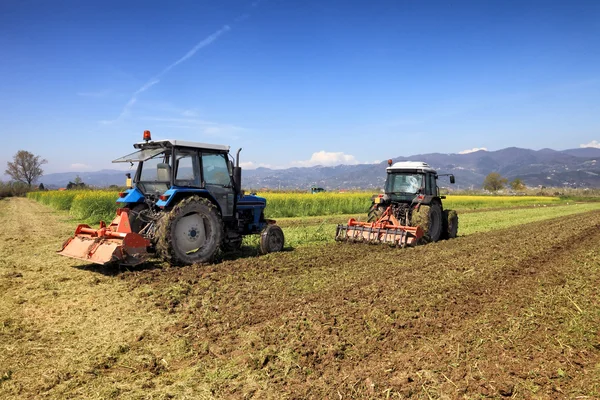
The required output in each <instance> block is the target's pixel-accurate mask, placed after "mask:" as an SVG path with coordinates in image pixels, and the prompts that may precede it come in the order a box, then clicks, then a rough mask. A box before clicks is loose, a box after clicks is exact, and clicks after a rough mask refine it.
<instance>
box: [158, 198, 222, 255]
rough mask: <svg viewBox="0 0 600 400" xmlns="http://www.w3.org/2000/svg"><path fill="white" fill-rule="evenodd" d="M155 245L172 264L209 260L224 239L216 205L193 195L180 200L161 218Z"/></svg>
mask: <svg viewBox="0 0 600 400" xmlns="http://www.w3.org/2000/svg"><path fill="white" fill-rule="evenodd" d="M157 236H158V241H157V244H156V248H157V250H158V252H159V254H160V255H161V256H162V257H163V258H164V259H165V260H167V261H170V262H171V263H173V264H179V265H189V264H194V263H203V262H209V261H211V260H212V259H213V257H214V255H215V253H216V252H217V250H218V249H219V246H220V244H221V241H222V238H223V222H222V221H221V216H220V215H219V212H218V210H217V208H216V207H215V205H214V204H213V203H211V202H210V201H209V200H207V199H204V198H201V197H198V196H192V197H188V198H187V199H184V200H182V201H180V202H179V204H177V205H176V206H175V207H174V208H173V209H172V210H171V212H169V213H168V214H167V215H165V216H164V217H163V220H161V223H160V227H159V230H158V233H157Z"/></svg>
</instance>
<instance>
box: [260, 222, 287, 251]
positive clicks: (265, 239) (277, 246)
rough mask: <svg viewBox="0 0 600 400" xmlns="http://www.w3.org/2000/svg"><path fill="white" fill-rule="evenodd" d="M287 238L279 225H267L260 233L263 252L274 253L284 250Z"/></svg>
mask: <svg viewBox="0 0 600 400" xmlns="http://www.w3.org/2000/svg"><path fill="white" fill-rule="evenodd" d="M284 242H285V239H284V237H283V231H282V230H281V228H280V227H279V226H278V225H267V227H266V228H265V229H263V231H262V232H261V233H260V252H261V254H267V253H274V252H277V251H281V250H283V244H284Z"/></svg>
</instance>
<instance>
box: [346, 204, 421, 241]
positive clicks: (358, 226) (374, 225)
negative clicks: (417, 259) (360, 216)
mask: <svg viewBox="0 0 600 400" xmlns="http://www.w3.org/2000/svg"><path fill="white" fill-rule="evenodd" d="M422 237H423V229H422V228H421V227H420V226H404V225H400V222H399V221H398V219H397V218H396V217H394V215H393V214H392V209H391V207H388V208H387V209H386V210H385V212H384V213H383V214H382V215H381V217H380V218H379V219H378V220H377V221H375V222H359V221H356V220H355V219H354V218H350V220H349V221H348V224H347V225H338V226H337V230H336V234H335V240H338V241H351V242H368V243H389V244H391V245H395V246H399V247H404V246H414V245H416V244H417V242H418V240H419V239H420V238H422Z"/></svg>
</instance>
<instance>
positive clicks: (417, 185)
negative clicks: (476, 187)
mask: <svg viewBox="0 0 600 400" xmlns="http://www.w3.org/2000/svg"><path fill="white" fill-rule="evenodd" d="M388 164H389V166H388V168H387V169H386V172H387V177H386V181H385V194H386V195H387V196H389V197H390V198H391V199H392V200H395V201H412V200H413V199H414V197H415V196H418V195H420V196H428V197H432V198H433V197H439V196H440V193H439V188H438V185H437V179H438V174H437V172H436V171H435V170H434V169H433V168H431V167H430V166H429V164H427V163H424V162H420V161H418V162H417V161H402V162H397V163H395V164H392V163H391V160H389V161H388ZM449 176H450V182H451V183H454V175H449Z"/></svg>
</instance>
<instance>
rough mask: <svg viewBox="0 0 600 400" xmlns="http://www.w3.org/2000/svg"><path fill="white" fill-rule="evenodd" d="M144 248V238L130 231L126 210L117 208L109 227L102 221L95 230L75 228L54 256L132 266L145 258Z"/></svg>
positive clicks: (86, 227)
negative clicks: (72, 234)
mask: <svg viewBox="0 0 600 400" xmlns="http://www.w3.org/2000/svg"><path fill="white" fill-rule="evenodd" d="M148 246H150V241H149V240H148V239H146V238H144V237H143V236H141V235H139V234H137V233H135V232H132V231H131V226H130V225H129V209H127V208H119V209H118V210H117V216H116V217H115V219H114V220H113V222H111V224H110V225H109V226H106V224H105V223H104V222H103V221H100V228H99V229H93V228H91V227H90V226H89V225H85V224H81V225H78V226H77V229H76V230H75V236H73V237H71V238H69V239H67V241H65V242H64V243H63V245H62V249H61V250H59V251H58V254H60V255H62V256H67V257H72V258H77V259H79V260H83V261H89V262H93V263H96V264H103V265H104V264H109V263H119V264H125V265H136V264H140V263H142V262H144V261H145V259H146V258H147V257H148V252H147V250H146V249H147V247H148Z"/></svg>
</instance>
